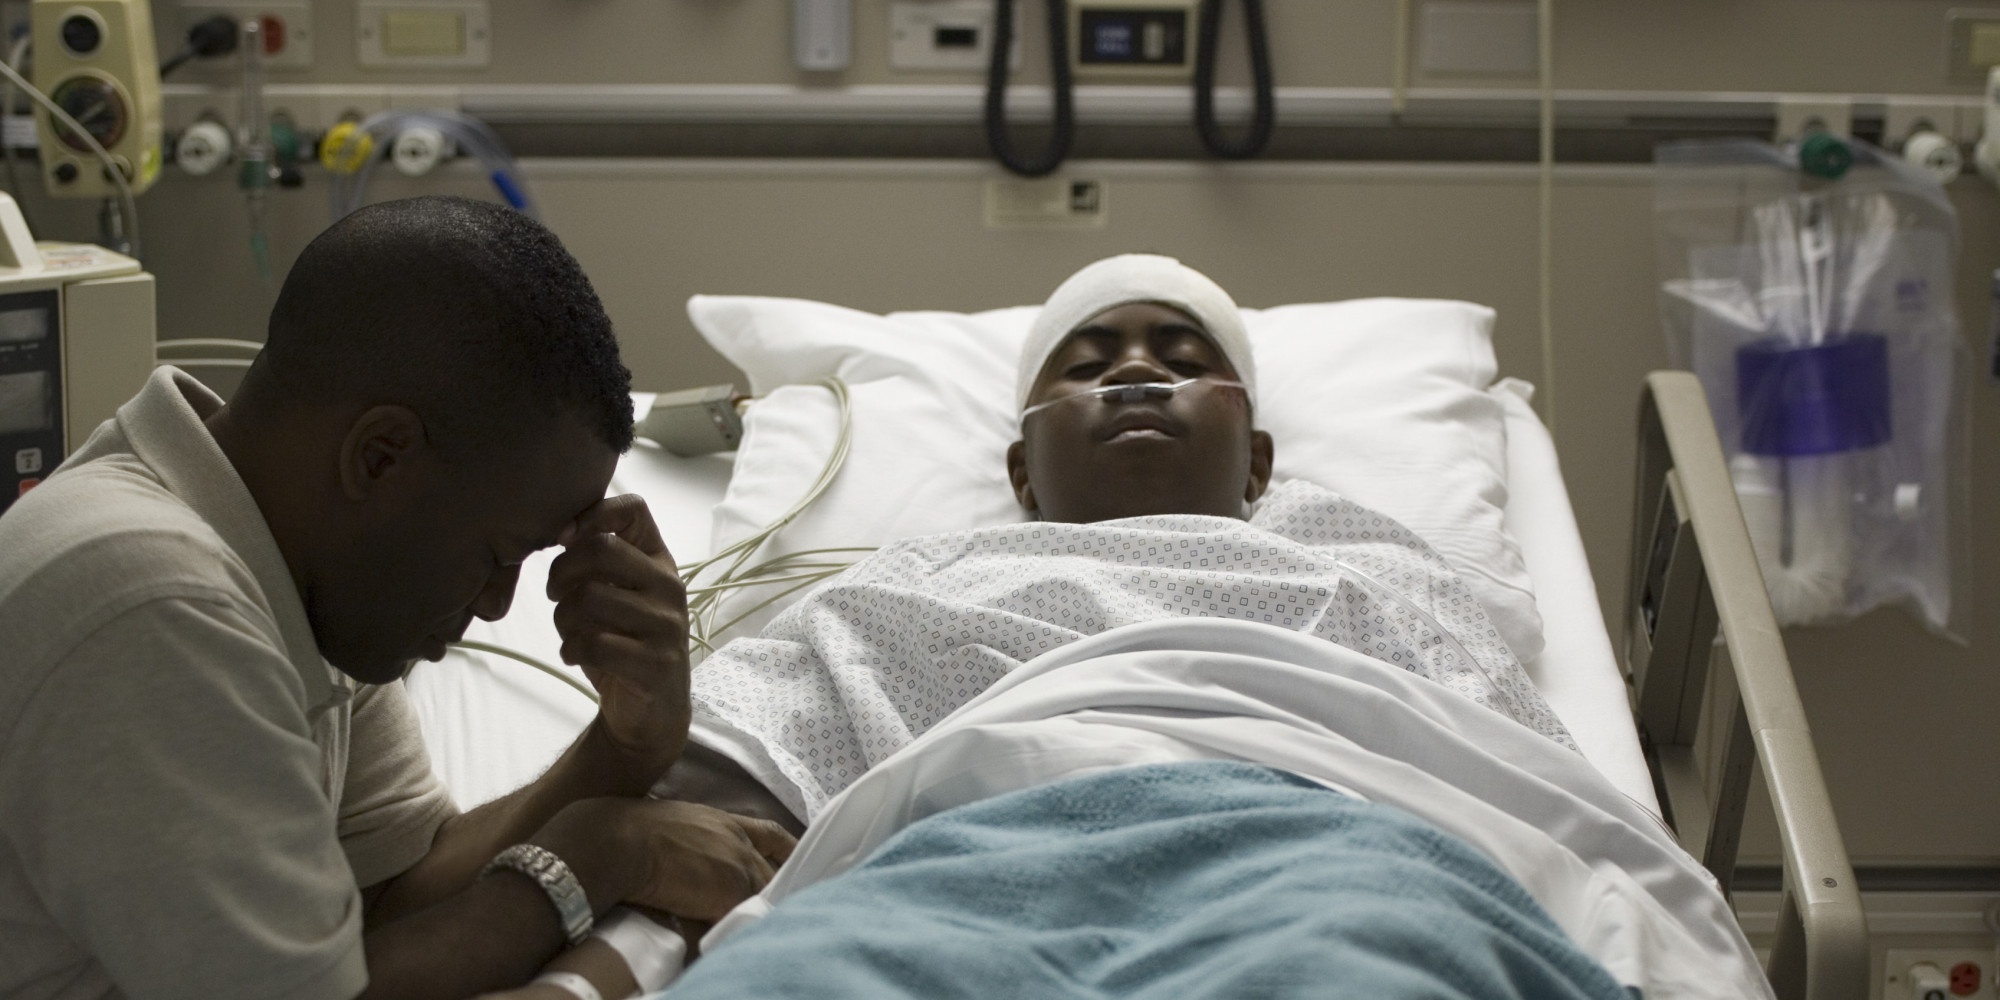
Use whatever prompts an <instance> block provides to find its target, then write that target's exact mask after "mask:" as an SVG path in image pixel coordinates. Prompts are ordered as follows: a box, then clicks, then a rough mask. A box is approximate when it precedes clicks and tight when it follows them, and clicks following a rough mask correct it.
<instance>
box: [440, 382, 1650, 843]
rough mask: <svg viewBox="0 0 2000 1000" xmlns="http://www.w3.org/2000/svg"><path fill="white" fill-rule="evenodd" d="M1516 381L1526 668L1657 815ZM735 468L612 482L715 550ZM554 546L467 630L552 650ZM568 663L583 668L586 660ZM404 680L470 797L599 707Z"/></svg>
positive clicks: (1541, 440) (506, 681)
mask: <svg viewBox="0 0 2000 1000" xmlns="http://www.w3.org/2000/svg"><path fill="white" fill-rule="evenodd" d="M1510 383H1513V380H1508V381H1507V382H1503V383H1502V384H1501V386H1499V387H1496V388H1495V390H1494V392H1495V394H1496V395H1499V396H1501V397H1502V402H1503V404H1504V405H1505V407H1506V410H1507V432H1508V434H1507V473H1508V474H1507V484H1508V494H1509V500H1508V505H1507V512H1506V526H1507V529H1508V530H1509V531H1511V532H1512V533H1513V534H1514V536H1515V538H1516V539H1517V540H1518V541H1519V542H1520V545H1521V550H1522V555H1523V557H1524V559H1525V561H1526V563H1527V567H1528V572H1529V574H1530V576H1531V577H1532V578H1533V579H1534V584H1535V594H1536V602H1537V605H1538V606H1539V608H1540V610H1541V613H1542V619H1543V623H1544V631H1545V635H1546V641H1547V646H1546V648H1545V649H1544V650H1543V652H1542V655H1541V656H1539V657H1536V658H1535V660H1534V661H1533V662H1531V663H1529V664H1527V669H1528V673H1529V676H1530V677H1532V678H1533V679H1534V681H1535V684H1536V686H1537V687H1538V688H1540V689H1541V691H1542V693H1543V695H1544V696H1545V697H1546V698H1547V699H1548V701H1549V704H1550V706H1551V707H1553V708H1554V709H1555V711H1556V714H1557V715H1558V716H1560V717H1561V718H1562V720H1563V724H1564V725H1566V726H1567V727H1568V728H1569V730H1570V733H1571V734H1572V735H1574V736H1575V737H1576V741H1577V744H1578V746H1579V747H1580V748H1581V749H1582V750H1583V754H1584V756H1585V757H1586V758H1587V759H1588V760H1590V762H1591V763H1592V764H1594V765H1595V766H1596V767H1597V769H1598V770H1599V771H1601V772H1603V773H1604V775H1605V776H1606V777H1607V778H1609V779H1610V780H1611V782H1612V784H1614V785H1616V786H1617V787H1618V789H1619V790H1620V791H1622V792H1624V793H1625V794H1626V795H1627V796H1629V797H1631V798H1632V799H1633V800H1634V801H1636V802H1638V803H1639V804H1640V805H1642V806H1644V807H1645V808H1646V809H1648V810H1649V811H1651V812H1653V813H1654V814H1655V815H1658V813H1659V804H1658V799H1657V798H1656V797H1655V795H1654V793H1653V783H1652V778H1651V775H1650V773H1649V772H1648V771H1647V770H1646V763H1645V759H1644V757H1643V756H1642V755H1641V752H1640V749H1639V742H1638V735H1637V733H1636V731H1635V730H1634V729H1633V725H1632V714H1631V709H1630V707H1629V702H1628V700H1627V696H1626V693H1625V684H1624V680H1623V675H1622V674H1621V672H1620V671H1619V668H1618V661H1617V658H1616V656H1615V655H1614V653H1613V651H1612V645H1611V640H1610V636H1609V633H1608V632H1607V631H1606V630H1605V622H1604V617H1603V615H1602V613H1601V612H1600V610H1599V608H1598V604H1597V591H1596V585H1595V583H1594V582H1593V580H1592V577H1591V573H1590V564H1589V563H1588V561H1587V560H1586V559H1585V557H1584V551H1583V541H1582V538H1581V536H1579V535H1578V533H1577V529H1576V518H1575V515H1574V513H1573V512H1572V510H1571V508H1570V504H1569V496H1568V493H1567V492H1566V490H1565V487H1564V485H1563V480H1562V472H1561V469H1560V466H1559V464H1558V462H1557V460H1556V453H1555V444H1554V442H1553V440H1551V439H1550V437H1549V434H1548V431H1547V429H1546V428H1544V427H1543V426H1542V423H1541V421H1540V420H1539V419H1537V418H1536V417H1535V415H1534V411H1533V410H1532V409H1530V408H1529V407H1528V405H1527V401H1526V399H1525V398H1524V396H1523V394H1524V393H1526V392H1530V391H1531V390H1529V389H1528V388H1527V386H1526V384H1525V383H1518V384H1513V385H1511V386H1510ZM634 397H635V402H637V403H639V404H641V411H640V412H644V408H645V407H648V406H650V404H651V397H650V395H646V394H637V393H635V394H634ZM729 471H730V464H729V459H728V458H727V457H725V456H719V455H711V456H704V457H701V458H694V459H687V458H680V457H677V456H675V455H672V454H670V453H668V452H666V451H664V450H662V449H660V448H658V447H657V446H654V445H653V444H651V442H646V441H641V442H640V443H638V444H637V445H635V446H634V447H633V449H632V451H631V452H630V453H628V454H627V455H626V456H625V457H624V459H622V460H621V461H620V462H619V465H618V472H617V474H616V475H615V476H614V477H613V479H612V490H613V492H631V493H639V494H640V495H642V496H644V497H646V501H647V504H648V506H649V507H650V508H651V509H652V512H653V518H654V520H655V521H656V522H657V523H658V524H659V525H660V530H661V533H662V536H663V537H664V538H665V539H666V542H667V546H668V549H669V550H670V551H672V552H673V553H674V555H675V557H676V558H677V559H680V560H681V561H684V562H685V561H689V560H692V559H698V558H701V557H703V556H705V555H707V554H708V552H707V550H708V538H709V527H710V512H711V511H712V509H713V508H714V506H715V504H716V503H717V502H718V501H720V500H721V498H722V493H723V489H724V487H725V486H726V484H727V482H728V478H729ZM554 556H555V554H554V552H552V551H549V552H542V553H539V554H537V555H536V556H535V557H534V558H532V559H530V560H529V561H528V562H527V563H526V564H525V565H524V566H523V567H522V570H521V583H520V589H519V591H518V593H517V596H516V599H515V600H516V604H517V608H516V610H515V611H514V613H512V614H509V615H508V616H507V617H506V618H504V619H502V620H500V621H498V622H474V623H473V628H472V629H471V630H470V631H468V633H467V636H466V637H467V638H468V639H479V640H484V641H487V642H492V643H497V644H500V645H504V646H508V647H510V648H514V649H518V650H521V651H523V652H527V653H530V654H531V655H535V656H538V657H540V658H542V659H544V660H546V661H550V662H552V663H553V662H554V661H555V660H556V659H557V656H556V650H557V649H558V648H559V647H560V646H561V642H560V640H559V639H557V637H556V632H555V626H554V624H553V622H552V621H550V618H549V607H550V606H549V605H548V603H547V601H546V600H544V599H542V598H541V596H540V595H541V593H542V590H543V588H544V586H545V585H546V581H547V578H548V566H549V562H550V561H551V560H552V559H553V558H554ZM555 665H557V666H561V664H559V663H558V664H555ZM565 669H568V668H565ZM569 672H570V674H571V675H572V676H574V677H575V678H576V679H577V680H578V681H579V682H581V681H582V674H581V673H580V672H577V671H575V670H569ZM409 689H410V697H411V701H412V703H413V705H414V706H415V709H416V712H417V717H418V720H419V723H420V725H421V726H422V727H423V731H424V739H425V742H426V744H427V746H428V748H429V750H430V755H431V764H432V766H433V767H434V768H435V769H436V771H437V773H438V775H439V776H440V777H441V778H442V779H443V780H444V782H445V784H446V785H447V786H448V787H449V788H450V789H451V792H452V796H453V798H454V799H456V800H457V801H458V803H459V805H460V807H461V808H469V807H471V806H474V805H478V804H479V803H482V802H486V801H489V800H491V799H493V798H496V797H498V796H500V795H503V794H506V793H507V792H510V791H512V790H514V789H515V788H518V787H520V786H521V785H522V784H524V783H526V782H527V781H529V780H531V779H532V778H534V777H535V776H536V775H538V774H540V773H541V772H542V771H543V770H545V769H546V768H547V767H548V766H549V764H551V763H553V762H554V761H555V759H556V757H557V756H558V755H559V754H560V753H561V752H562V750H563V748H564V747H566V746H568V745H569V743H570V741H572V740H574V739H575V738H576V734H577V733H579V732H581V731H582V729H583V727H584V726H585V725H587V724H588V723H589V721H590V719H591V716H592V715H593V714H594V713H595V707H594V706H593V705H592V704H591V703H590V701H589V700H587V699H585V698H584V697H582V696H581V695H579V694H578V693H577V692H575V691H574V690H571V689H570V688H568V687H567V686H565V685H563V684H562V683H561V682H559V681H556V680H554V679H552V678H549V677H546V676H544V675H542V674H541V673H539V672H537V671H535V670H534V669H533V668H530V667H527V666H525V665H523V664H519V663H515V662H512V661H509V660H506V659H503V658H501V657H498V656H494V655H491V654H485V653H472V652H467V651H464V650H453V651H452V652H451V653H450V654H449V655H448V656H447V657H446V659H445V660H444V662H442V663H439V664H420V665H419V668H418V669H417V670H416V671H415V672H414V673H412V675H411V677H410V680H409Z"/></svg>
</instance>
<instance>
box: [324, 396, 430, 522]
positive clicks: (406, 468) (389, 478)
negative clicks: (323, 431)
mask: <svg viewBox="0 0 2000 1000" xmlns="http://www.w3.org/2000/svg"><path fill="white" fill-rule="evenodd" d="M429 457H430V438H429V437H428V436H427V435H426V434H425V433H424V421H423V418H421V417H419V416H417V414H416V411H414V410H412V409H410V408H409V407H407V406H396V405H393V404H390V405H383V406H373V407H369V408H368V409H367V410H365V411H363V412H362V414H361V415H360V416H358V417H356V418H354V422H353V423H352V424H349V425H348V427H347V434H346V436H344V437H342V438H341V441H340V488H341V492H343V493H345V494H346V495H347V498H348V499H349V500H357V501H359V500H366V499H368V498H370V497H373V496H375V495H377V494H378V493H380V492H381V490H382V489H383V487H384V486H386V485H388V484H390V483H400V482H402V481H403V480H404V479H405V478H407V477H408V476H409V474H410V473H412V472H413V471H415V470H416V468H417V467H418V466H419V465H421V464H422V462H423V460H425V459H428V458H429Z"/></svg>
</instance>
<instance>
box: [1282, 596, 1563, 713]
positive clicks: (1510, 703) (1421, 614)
mask: <svg viewBox="0 0 2000 1000" xmlns="http://www.w3.org/2000/svg"><path fill="white" fill-rule="evenodd" d="M1333 564H1334V565H1335V566H1337V567H1339V568H1340V569H1341V570H1343V571H1345V572H1347V573H1349V574H1352V575H1353V577H1354V578H1355V579H1356V580H1359V581H1360V582H1361V583H1363V584H1365V585H1367V587H1368V588H1369V589H1370V590H1373V591H1375V592H1376V593H1379V594H1386V595H1388V597H1389V599H1390V600H1392V601H1395V602H1396V603H1397V604H1400V605H1402V606H1403V607H1404V608H1405V609H1407V610H1408V611H1409V612H1410V613H1411V614H1413V615H1416V616H1417V618H1418V619H1419V620H1420V621H1422V622H1423V623H1424V624H1425V625H1426V626H1428V627H1429V628H1430V630H1431V631H1433V632H1436V633H1437V634H1438V637H1439V638H1441V639H1443V640H1444V641H1445V642H1447V643H1449V644H1450V645H1451V648H1452V649H1453V650H1454V651H1456V652H1457V653H1458V655H1459V656H1460V657H1461V658H1462V659H1464V660H1465V662H1467V663H1469V664H1471V665H1472V672H1473V673H1475V674H1477V675H1478V676H1479V679H1480V680H1482V681H1485V682H1486V687H1487V688H1488V689H1489V690H1491V691H1492V692H1493V695H1494V697H1495V698H1496V699H1497V700H1498V701H1499V702H1500V703H1501V704H1503V705H1505V706H1506V709H1507V715H1508V716H1509V717H1510V718H1512V719H1513V720H1514V721H1515V722H1518V723H1520V724H1522V725H1524V726H1529V728H1533V726H1531V725H1530V724H1529V721H1528V719H1529V716H1528V713H1527V712H1526V711H1524V710H1523V709H1522V707H1521V704H1520V702H1519V701H1517V700H1516V699H1515V698H1514V695H1513V694H1512V693H1511V692H1509V691H1508V690H1507V689H1506V688H1503V687H1501V686H1500V682H1498V681H1496V680H1494V679H1493V674H1492V673H1491V672H1490V671H1488V670H1487V669H1486V664H1484V663H1481V662H1479V658H1478V657H1475V656H1473V655H1472V651H1471V650H1468V649H1466V648H1465V644H1464V643H1461V642H1459V641H1458V636H1456V635H1453V634H1452V632H1451V630H1450V629H1448V628H1445V627H1444V625H1443V623H1441V622H1439V621H1438V620H1437V619H1436V618H1435V617H1433V616H1432V615H1431V613H1430V612H1428V611H1425V610H1424V609H1423V608H1422V607H1420V606H1418V604H1417V602H1415V601H1412V600H1410V599H1409V598H1407V597H1404V596H1403V595H1402V594H1401V593H1399V592H1397V591H1396V589H1395V588H1393V587H1390V586H1388V585H1387V584H1385V583H1383V582H1382V581H1380V580H1377V579H1375V578H1374V577H1372V576H1369V575H1368V574H1367V573H1364V572H1362V571H1361V570H1359V569H1356V568H1355V566H1354V564H1352V563H1349V562H1346V561H1345V560H1341V559H1335V560H1334V561H1333ZM1329 607H1330V605H1329ZM1321 613H1322V614H1324V613H1325V612H1324V610H1322V612H1321Z"/></svg>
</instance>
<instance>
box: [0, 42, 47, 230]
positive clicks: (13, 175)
mask: <svg viewBox="0 0 2000 1000" xmlns="http://www.w3.org/2000/svg"><path fill="white" fill-rule="evenodd" d="M33 44H34V36H32V35H30V34H28V33H27V31H26V30H25V28H24V29H23V30H22V32H21V37H19V38H16V39H14V44H13V45H12V46H11V47H10V48H8V50H7V65H9V66H12V67H14V71H15V72H17V73H18V72H20V71H21V63H22V62H23V61H24V60H26V59H27V58H28V46H30V45H33ZM30 111H31V112H32V109H30ZM0 113H4V114H5V115H7V116H9V117H12V116H13V114H14V81H12V80H5V79H0ZM34 120H35V119H34V115H33V114H32V113H31V114H29V116H28V121H29V122H30V123H32V122H33V121H34ZM0 156H5V157H6V158H7V189H8V190H10V191H12V192H13V193H14V203H15V204H16V205H18V206H19V207H20V209H21V221H22V222H25V223H27V224H28V232H31V233H36V232H40V231H41V227H39V226H36V225H35V217H34V215H33V213H30V212H29V211H28V203H27V202H26V201H24V200H23V199H22V198H21V194H22V191H21V173H20V168H18V167H16V166H15V164H14V143H13V141H12V140H11V139H9V138H7V137H6V136H5V135H4V130H0Z"/></svg>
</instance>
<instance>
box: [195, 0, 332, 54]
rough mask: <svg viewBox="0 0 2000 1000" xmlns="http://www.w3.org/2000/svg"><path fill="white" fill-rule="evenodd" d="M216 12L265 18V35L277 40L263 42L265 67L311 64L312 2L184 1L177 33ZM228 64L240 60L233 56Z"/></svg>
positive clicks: (281, 0)
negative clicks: (234, 58) (235, 59)
mask: <svg viewBox="0 0 2000 1000" xmlns="http://www.w3.org/2000/svg"><path fill="white" fill-rule="evenodd" d="M216 14H227V15H229V16H230V17H233V18H235V19H236V20H238V21H242V20H244V19H246V18H250V17H261V18H264V19H266V20H265V30H266V32H267V36H268V38H270V39H276V41H275V42H272V41H269V40H267V41H266V42H265V43H264V68H265V69H311V68H312V64H313V22H312V4H310V3H308V2H307V0H253V2H237V0H201V2H199V3H184V4H182V5H181V19H180V34H179V35H177V36H176V37H177V38H180V39H186V38H187V30H188V29H189V28H192V27H194V25H195V23H196V22H198V21H200V20H202V19H203V18H207V17H211V16H213V15H216ZM274 29H275V30H274ZM274 44H275V45H276V46H277V48H276V50H275V51H273V50H272V46H273V45H274ZM218 61H220V60H218ZM231 65H240V64H237V63H235V62H234V61H233V60H232V61H231Z"/></svg>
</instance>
